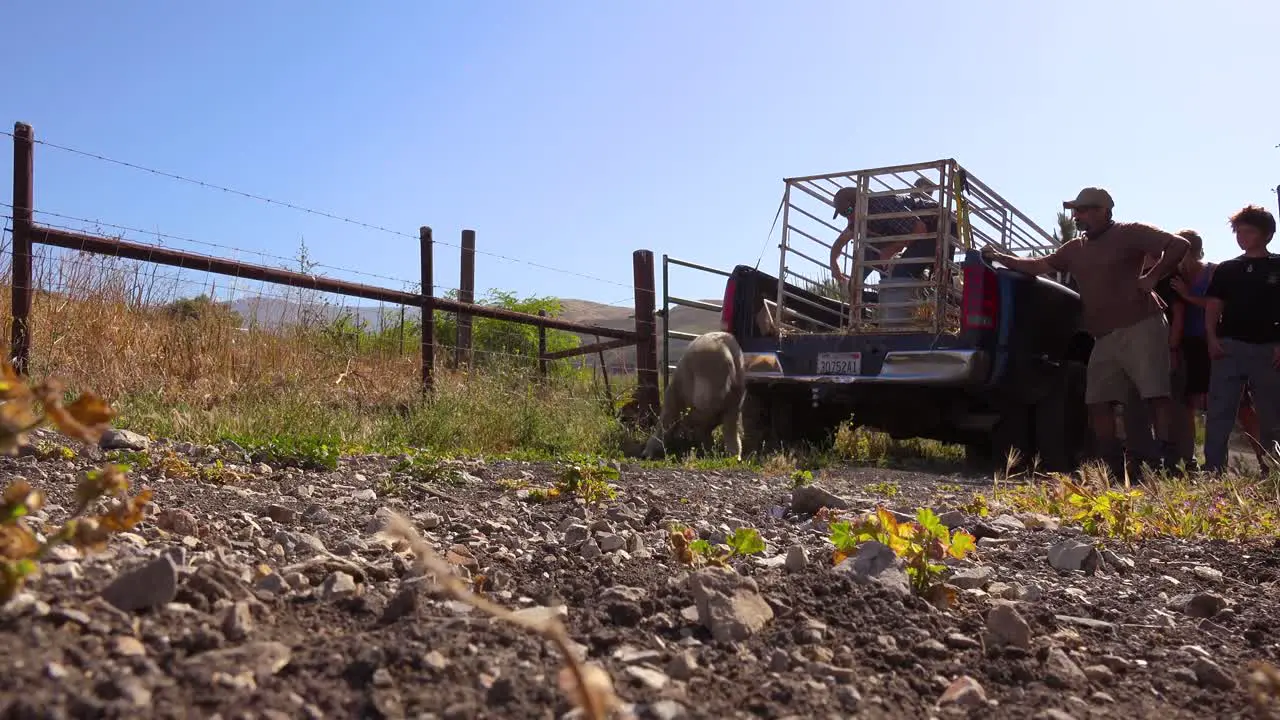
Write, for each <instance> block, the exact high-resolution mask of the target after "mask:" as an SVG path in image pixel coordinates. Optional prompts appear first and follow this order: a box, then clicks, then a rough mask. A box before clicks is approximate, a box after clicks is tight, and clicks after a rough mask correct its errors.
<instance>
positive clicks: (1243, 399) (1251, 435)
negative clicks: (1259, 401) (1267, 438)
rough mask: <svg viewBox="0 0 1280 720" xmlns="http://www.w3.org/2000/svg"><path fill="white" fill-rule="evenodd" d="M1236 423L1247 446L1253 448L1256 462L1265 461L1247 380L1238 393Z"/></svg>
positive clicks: (1256, 416)
mask: <svg viewBox="0 0 1280 720" xmlns="http://www.w3.org/2000/svg"><path fill="white" fill-rule="evenodd" d="M1236 425H1237V426H1238V427H1239V428H1240V432H1242V433H1244V434H1245V437H1246V438H1247V439H1248V440H1249V447H1251V448H1253V456H1254V458H1255V459H1257V461H1258V464H1259V465H1261V464H1262V463H1264V462H1266V458H1265V457H1264V456H1263V452H1262V438H1261V431H1260V430H1259V429H1258V413H1257V412H1255V411H1254V409H1253V393H1251V392H1250V390H1249V384H1248V383H1247V382H1246V383H1245V385H1244V390H1243V391H1241V393H1240V409H1239V410H1237V411H1236Z"/></svg>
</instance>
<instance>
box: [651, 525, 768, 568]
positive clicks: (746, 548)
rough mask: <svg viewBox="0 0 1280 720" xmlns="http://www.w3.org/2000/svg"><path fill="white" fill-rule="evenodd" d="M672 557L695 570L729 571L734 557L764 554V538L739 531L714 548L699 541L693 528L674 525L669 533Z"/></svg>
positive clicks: (747, 530) (748, 530)
mask: <svg viewBox="0 0 1280 720" xmlns="http://www.w3.org/2000/svg"><path fill="white" fill-rule="evenodd" d="M667 542H668V544H669V545H670V547H671V552H672V555H674V556H675V558H676V559H677V560H678V561H679V562H681V563H683V564H685V565H692V566H695V567H702V566H706V565H715V566H718V567H726V566H727V565H728V562H729V561H730V560H732V559H733V558H735V557H740V556H744V555H755V554H757V553H762V552H764V549H765V544H764V538H762V537H760V533H759V531H757V530H756V529H754V528H749V527H740V528H738V529H737V530H734V531H733V533H732V534H731V535H729V536H728V537H727V538H725V541H724V543H722V544H719V545H712V544H711V543H710V542H709V541H707V540H703V539H702V538H699V537H698V534H697V532H695V531H694V529H693V528H691V527H686V526H684V525H680V524H678V523H677V524H675V525H673V526H672V528H671V530H670V531H669V532H668V533H667Z"/></svg>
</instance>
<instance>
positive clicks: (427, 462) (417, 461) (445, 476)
mask: <svg viewBox="0 0 1280 720" xmlns="http://www.w3.org/2000/svg"><path fill="white" fill-rule="evenodd" d="M391 470H392V472H396V473H401V474H404V475H408V476H409V477H410V478H412V479H413V480H414V481H416V482H420V483H427V484H431V485H441V484H443V485H452V486H455V487H457V486H461V485H463V484H465V482H466V481H465V479H464V477H463V474H462V468H460V467H458V466H457V465H454V464H452V463H450V462H449V461H448V459H446V458H441V457H435V456H431V455H427V454H425V453H421V454H419V453H413V454H410V455H408V456H406V457H405V458H404V459H402V460H400V461H399V462H397V463H396V464H395V466H394V467H392V468H391Z"/></svg>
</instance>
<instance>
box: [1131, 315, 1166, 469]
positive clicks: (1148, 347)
mask: <svg viewBox="0 0 1280 720" xmlns="http://www.w3.org/2000/svg"><path fill="white" fill-rule="evenodd" d="M1123 332H1124V333H1125V340H1126V343H1125V345H1126V347H1125V350H1126V352H1125V354H1124V355H1123V358H1124V360H1125V370H1126V374H1128V376H1129V377H1130V378H1131V379H1132V380H1133V383H1134V384H1135V385H1137V386H1138V392H1139V393H1141V394H1142V397H1143V398H1144V399H1145V400H1146V401H1147V406H1148V407H1149V408H1150V411H1151V417H1152V420H1153V421H1154V422H1153V423H1152V424H1153V425H1154V426H1155V435H1156V440H1157V441H1158V443H1159V448H1160V449H1159V456H1160V459H1161V460H1162V461H1163V465H1164V467H1165V468H1167V469H1172V468H1174V467H1177V464H1178V460H1179V459H1180V458H1179V457H1178V452H1177V447H1176V445H1175V443H1174V436H1173V423H1174V417H1175V415H1176V413H1177V403H1176V402H1175V401H1174V398H1173V366H1172V364H1171V362H1170V357H1169V355H1170V353H1169V323H1168V322H1167V321H1166V320H1165V318H1164V316H1163V315H1152V316H1151V317H1149V318H1147V319H1145V320H1142V321H1141V322H1138V323H1135V324H1134V325H1133V326H1131V327H1128V328H1125V329H1124V331H1123Z"/></svg>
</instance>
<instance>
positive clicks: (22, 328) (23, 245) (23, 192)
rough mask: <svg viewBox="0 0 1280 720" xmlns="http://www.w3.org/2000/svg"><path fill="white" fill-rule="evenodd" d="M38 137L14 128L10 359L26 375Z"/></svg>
mask: <svg viewBox="0 0 1280 720" xmlns="http://www.w3.org/2000/svg"><path fill="white" fill-rule="evenodd" d="M34 149H35V133H34V132H33V131H32V129H31V126H30V125H27V124H26V123H21V122H19V123H14V124H13V272H12V275H13V277H12V286H13V287H12V290H13V296H12V306H13V319H12V321H11V323H10V326H9V357H10V362H12V363H13V369H14V370H16V371H17V372H18V373H19V374H20V375H26V374H27V371H28V368H29V365H30V360H31V292H32V287H31V275H32V272H31V243H32V235H33V234H34V233H33V232H32V227H33V225H34V223H35V221H34V220H33V219H32V216H33V212H34V209H35V183H34V177H35V166H34V162H33V158H34Z"/></svg>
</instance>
